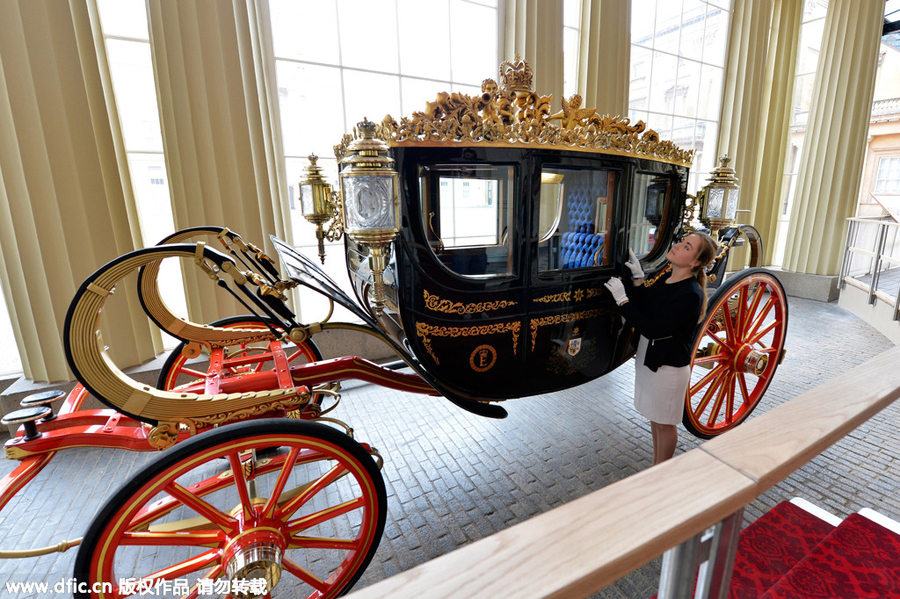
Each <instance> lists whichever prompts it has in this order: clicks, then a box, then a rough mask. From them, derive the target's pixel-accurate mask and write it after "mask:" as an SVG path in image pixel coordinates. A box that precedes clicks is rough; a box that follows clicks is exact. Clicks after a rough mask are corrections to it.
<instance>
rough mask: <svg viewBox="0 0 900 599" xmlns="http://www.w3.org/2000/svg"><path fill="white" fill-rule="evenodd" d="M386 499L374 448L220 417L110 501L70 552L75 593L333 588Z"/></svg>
mask: <svg viewBox="0 0 900 599" xmlns="http://www.w3.org/2000/svg"><path fill="white" fill-rule="evenodd" d="M386 503H387V497H386V494H385V487H384V480H383V479H382V477H381V474H380V472H379V471H378V468H377V467H376V465H375V462H374V460H373V459H372V457H371V456H370V455H369V453H368V452H367V451H366V450H365V449H364V448H363V446H361V445H360V444H358V443H356V442H355V441H353V440H352V439H350V437H348V436H346V435H344V434H343V433H340V432H338V431H336V430H334V429H332V428H329V427H327V426H325V425H322V424H317V423H313V422H305V421H298V420H284V419H274V420H256V421H252V422H244V423H240V424H233V425H228V426H224V427H221V428H219V429H216V430H213V431H210V432H206V433H202V434H200V435H198V436H196V437H194V438H192V439H190V440H188V441H185V442H184V443H181V444H179V445H176V446H175V447H173V448H172V449H170V450H169V451H166V452H165V453H163V454H161V455H160V456H159V457H158V458H157V459H155V460H154V461H152V462H150V463H149V464H147V465H146V466H145V467H143V468H142V469H141V470H140V471H138V472H137V473H136V475H135V476H134V477H133V478H132V479H131V480H130V481H129V482H127V483H126V484H125V485H123V486H122V487H121V488H120V489H119V490H118V491H117V492H116V493H115V494H114V495H113V496H112V497H111V498H110V499H109V500H108V501H107V502H106V504H105V505H104V506H103V507H102V508H101V509H100V511H99V513H98V515H97V517H96V518H95V519H94V521H93V522H92V523H91V525H90V527H89V529H88V531H87V534H86V535H85V537H84V540H83V541H82V543H81V547H80V549H79V551H78V556H77V557H76V559H75V578H76V579H77V581H78V585H77V588H78V590H79V593H76V597H93V598H103V599H112V598H114V597H115V598H117V599H118V598H120V597H124V596H130V595H132V594H133V595H140V592H141V589H144V590H145V591H146V589H148V588H152V589H154V591H153V592H157V590H159V592H158V593H157V594H159V595H160V596H171V595H173V594H174V595H176V596H186V597H191V598H193V597H197V596H202V595H203V594H204V593H207V591H210V592H211V590H212V589H215V588H218V589H219V590H218V591H217V592H219V593H221V596H224V595H227V594H228V593H229V592H231V593H232V596H236V597H237V596H264V595H265V594H266V593H271V594H272V596H273V597H279V596H282V597H292V598H293V597H306V598H307V599H324V598H328V597H337V596H338V595H341V594H342V593H344V592H346V591H347V590H348V589H350V587H352V586H353V584H354V583H355V582H356V581H357V579H358V578H359V576H360V575H361V574H362V572H363V570H365V568H366V566H367V565H368V563H369V561H370V560H371V559H372V556H373V555H374V553H375V550H376V548H377V546H378V543H379V541H380V540H381V534H382V532H383V530H384V523H385V516H386V509H387V507H386ZM263 579H264V580H265V581H266V582H265V583H264V586H265V588H263V583H262V580H263ZM235 581H237V582H235ZM223 585H224V586H223ZM235 585H238V586H237V587H236V586H235ZM241 587H243V588H241ZM223 588H230V589H231V590H229V591H225V592H224V593H222V589H223ZM236 588H237V593H234V592H232V591H233V590H234V589H236ZM254 589H255V590H254ZM242 590H243V591H248V590H249V591H250V592H249V594H247V593H245V592H242ZM207 594H208V593H207Z"/></svg>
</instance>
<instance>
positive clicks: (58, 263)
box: [0, 0, 162, 381]
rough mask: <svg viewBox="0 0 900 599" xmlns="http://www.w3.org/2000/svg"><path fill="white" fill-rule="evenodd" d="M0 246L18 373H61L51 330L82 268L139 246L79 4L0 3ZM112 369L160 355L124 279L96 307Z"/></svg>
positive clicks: (92, 35)
mask: <svg viewBox="0 0 900 599" xmlns="http://www.w3.org/2000/svg"><path fill="white" fill-rule="evenodd" d="M0 13H2V15H3V17H2V18H0V254H2V266H0V277H2V282H3V289H4V294H5V298H6V302H7V305H8V307H9V311H10V316H11V320H12V323H13V330H14V334H15V338H16V343H17V345H18V348H19V354H20V355H21V357H22V365H23V368H24V371H25V376H27V377H28V378H30V379H33V380H36V381H59V380H68V379H69V378H71V375H70V373H69V370H68V368H67V365H66V361H65V355H64V349H63V339H62V330H63V323H64V319H65V315H66V311H67V309H68V306H69V302H70V300H71V299H72V297H73V295H74V293H75V291H76V290H77V288H78V287H79V285H80V284H81V282H82V280H83V279H85V278H86V277H87V276H88V275H89V274H90V273H91V272H93V271H94V270H96V269H97V268H98V267H100V266H101V265H103V264H104V263H106V262H107V261H109V260H112V259H113V258H115V257H117V256H118V255H120V254H122V253H125V252H127V251H129V250H132V249H134V248H135V247H139V246H141V245H142V240H141V239H140V235H139V234H138V233H137V231H138V230H139V229H138V226H137V219H136V217H135V214H136V212H135V209H134V198H133V197H132V195H131V191H130V190H131V182H130V179H129V176H128V170H127V161H126V159H125V155H124V150H123V148H122V145H121V139H122V136H121V133H120V131H119V130H118V118H117V116H116V114H115V113H114V112H110V111H109V110H108V107H109V106H112V104H110V103H109V96H108V94H109V90H110V87H109V85H108V83H109V79H108V70H107V68H106V65H105V62H103V60H104V59H103V56H104V55H103V52H102V51H99V52H98V50H99V49H100V48H102V43H103V42H102V40H101V39H100V37H99V35H98V30H97V18H96V17H97V15H96V10H95V7H94V6H93V5H92V3H90V2H87V1H86V0H71V1H70V2H64V1H60V0H32V1H29V2H18V1H15V0H0ZM104 322H105V327H104V342H105V343H106V344H107V345H109V346H110V355H111V356H112V357H113V359H114V360H115V361H116V363H117V364H119V365H120V366H122V367H126V366H130V365H134V364H137V363H140V362H142V361H145V360H147V359H150V358H152V357H154V356H155V355H156V353H157V352H158V351H161V349H162V347H161V342H160V336H159V333H158V332H157V331H156V329H155V327H152V326H150V325H149V323H148V320H147V318H146V317H145V316H144V313H143V311H142V310H141V308H140V305H139V302H138V301H137V294H136V291H135V288H134V286H133V285H131V284H126V285H122V286H120V288H119V289H118V290H117V293H116V296H115V297H114V298H113V299H112V300H111V301H110V302H109V306H108V308H107V309H106V310H105V312H104Z"/></svg>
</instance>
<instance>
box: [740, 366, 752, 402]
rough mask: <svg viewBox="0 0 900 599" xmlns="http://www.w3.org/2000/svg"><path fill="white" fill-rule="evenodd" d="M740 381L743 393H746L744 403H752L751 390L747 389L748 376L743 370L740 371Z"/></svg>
mask: <svg viewBox="0 0 900 599" xmlns="http://www.w3.org/2000/svg"><path fill="white" fill-rule="evenodd" d="M738 382H739V383H740V385H741V393H743V394H744V405H745V406H749V405H750V391H748V390H747V376H746V375H745V374H744V373H743V372H739V373H738Z"/></svg>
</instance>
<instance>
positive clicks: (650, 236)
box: [628, 173, 672, 256]
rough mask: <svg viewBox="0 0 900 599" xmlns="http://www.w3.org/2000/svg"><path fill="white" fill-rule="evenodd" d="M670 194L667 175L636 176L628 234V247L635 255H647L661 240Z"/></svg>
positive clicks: (641, 174)
mask: <svg viewBox="0 0 900 599" xmlns="http://www.w3.org/2000/svg"><path fill="white" fill-rule="evenodd" d="M671 197H672V180H671V179H669V178H668V177H661V176H659V175H650V174H646V173H638V174H636V175H635V177H634V197H632V199H631V234H630V235H629V236H628V237H629V244H630V246H631V249H632V250H634V253H635V254H637V255H638V256H642V255H644V254H649V253H650V252H651V251H652V250H653V248H655V247H656V244H657V243H658V242H659V241H660V240H661V239H662V237H663V236H662V235H661V233H662V231H663V230H664V229H665V225H666V223H665V220H666V214H668V211H669V202H670V201H671Z"/></svg>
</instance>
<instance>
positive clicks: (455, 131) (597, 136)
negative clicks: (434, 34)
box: [334, 56, 694, 167]
mask: <svg viewBox="0 0 900 599" xmlns="http://www.w3.org/2000/svg"><path fill="white" fill-rule="evenodd" d="M532 80H533V72H532V69H531V66H530V65H528V63H527V62H525V61H524V60H522V59H520V58H519V57H518V56H516V60H515V61H513V62H509V61H506V62H504V63H503V64H501V67H500V85H498V84H497V82H496V81H495V80H493V79H485V80H484V81H483V82H482V84H481V91H482V93H481V94H480V95H477V96H470V95H468V94H464V93H460V92H453V93H448V92H441V93H439V94H438V96H437V98H436V99H435V101H434V102H427V103H426V107H425V110H424V112H414V113H413V114H412V116H411V117H402V118H401V119H400V121H399V122H397V121H396V120H394V119H393V117H391V116H390V115H388V116H386V117H385V118H384V120H383V121H382V122H381V124H379V125H378V127H377V129H376V133H375V134H376V136H377V137H378V138H380V139H382V140H384V141H385V142H387V143H388V144H391V145H401V144H403V145H406V144H417V143H422V144H435V143H437V144H443V143H476V144H486V145H501V146H502V145H505V144H512V145H515V146H521V145H533V146H541V147H547V146H555V147H557V148H559V149H576V150H582V149H583V150H589V151H602V152H606V153H611V154H619V155H626V156H638V157H647V158H653V159H656V160H662V161H665V162H669V163H672V164H679V165H683V166H688V167H689V166H691V164H692V163H693V160H694V150H683V149H681V148H679V147H678V146H676V145H675V144H674V143H673V142H671V141H661V140H660V139H659V134H658V133H656V131H653V130H652V129H647V128H646V125H645V124H644V122H643V121H638V122H637V123H635V124H633V125H632V124H631V121H630V119H628V118H622V117H619V116H610V115H602V116H601V115H599V114H597V110H596V109H595V108H582V107H581V102H582V97H581V96H580V95H578V94H574V95H572V96H570V97H569V98H568V99H566V98H562V99H561V105H562V110H560V111H559V112H555V113H551V109H550V100H551V96H541V95H538V94H536V93H535V92H534V90H533V89H532ZM557 121H558V122H557ZM358 135H359V132H358V131H355V130H354V135H353V136H350V135H345V136H344V138H343V139H342V140H341V143H340V144H338V145H336V146H335V148H334V150H335V155H336V156H337V158H338V160H341V159H342V158H343V157H344V155H345V154H346V152H347V147H348V146H349V144H350V142H351V141H353V139H354V138H355V137H356V136H358Z"/></svg>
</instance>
